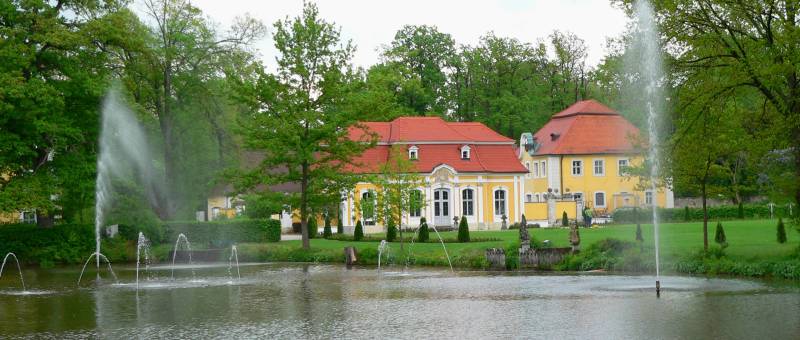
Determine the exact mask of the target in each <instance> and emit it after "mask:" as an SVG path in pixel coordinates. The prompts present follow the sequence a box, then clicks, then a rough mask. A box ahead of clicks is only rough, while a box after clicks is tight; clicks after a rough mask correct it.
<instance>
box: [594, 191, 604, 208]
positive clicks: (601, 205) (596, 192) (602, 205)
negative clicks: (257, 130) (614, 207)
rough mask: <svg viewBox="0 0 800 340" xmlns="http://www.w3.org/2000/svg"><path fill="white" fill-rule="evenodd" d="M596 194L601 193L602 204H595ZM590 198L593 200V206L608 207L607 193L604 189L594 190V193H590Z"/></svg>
mask: <svg viewBox="0 0 800 340" xmlns="http://www.w3.org/2000/svg"><path fill="white" fill-rule="evenodd" d="M597 194H603V204H597ZM592 199H593V200H594V206H595V208H606V207H608V195H606V192H605V191H595V192H594V195H592Z"/></svg>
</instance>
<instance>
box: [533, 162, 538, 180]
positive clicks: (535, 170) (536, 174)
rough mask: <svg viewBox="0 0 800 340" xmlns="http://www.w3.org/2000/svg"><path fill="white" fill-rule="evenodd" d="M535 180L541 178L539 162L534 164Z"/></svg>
mask: <svg viewBox="0 0 800 340" xmlns="http://www.w3.org/2000/svg"><path fill="white" fill-rule="evenodd" d="M533 178H539V162H533Z"/></svg>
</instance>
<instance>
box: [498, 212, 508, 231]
mask: <svg viewBox="0 0 800 340" xmlns="http://www.w3.org/2000/svg"><path fill="white" fill-rule="evenodd" d="M501 218H502V219H503V222H502V223H501V224H500V230H507V229H508V223H507V222H506V220H508V218H507V217H506V214H503V216H502V217H501Z"/></svg>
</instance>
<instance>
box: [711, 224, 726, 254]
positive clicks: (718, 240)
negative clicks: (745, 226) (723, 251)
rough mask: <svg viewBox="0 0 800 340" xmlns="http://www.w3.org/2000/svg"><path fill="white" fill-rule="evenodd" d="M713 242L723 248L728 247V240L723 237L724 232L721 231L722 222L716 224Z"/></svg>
mask: <svg viewBox="0 0 800 340" xmlns="http://www.w3.org/2000/svg"><path fill="white" fill-rule="evenodd" d="M714 242H716V243H717V244H719V245H720V247H722V248H725V247H727V246H728V238H727V237H725V230H724V229H722V222H717V231H716V233H715V234H714Z"/></svg>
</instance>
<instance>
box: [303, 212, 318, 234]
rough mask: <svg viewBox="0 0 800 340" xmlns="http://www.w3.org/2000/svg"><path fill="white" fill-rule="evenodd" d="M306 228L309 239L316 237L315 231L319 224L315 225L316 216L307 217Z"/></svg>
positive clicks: (316, 231)
mask: <svg viewBox="0 0 800 340" xmlns="http://www.w3.org/2000/svg"><path fill="white" fill-rule="evenodd" d="M306 228H308V238H309V239H312V238H315V237H317V233H318V232H319V226H317V217H316V216H313V215H312V216H309V217H308V223H306Z"/></svg>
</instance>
